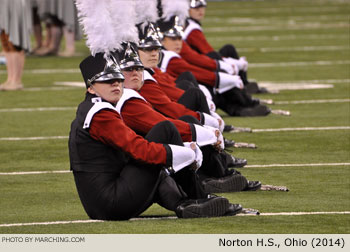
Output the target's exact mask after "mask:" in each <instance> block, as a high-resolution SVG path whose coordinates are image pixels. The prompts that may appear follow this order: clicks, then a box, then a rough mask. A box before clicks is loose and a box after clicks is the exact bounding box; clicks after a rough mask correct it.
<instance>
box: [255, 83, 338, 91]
mask: <svg viewBox="0 0 350 252" xmlns="http://www.w3.org/2000/svg"><path fill="white" fill-rule="evenodd" d="M259 86H260V87H264V88H267V89H268V90H270V91H280V90H304V89H323V88H333V87H334V86H333V85H332V84H313V83H286V82H284V83H270V82H259Z"/></svg>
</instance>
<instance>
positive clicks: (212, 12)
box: [206, 5, 346, 17]
mask: <svg viewBox="0 0 350 252" xmlns="http://www.w3.org/2000/svg"><path fill="white" fill-rule="evenodd" d="M344 7H346V6H345V5H344ZM342 8H343V7H341V6H327V7H316V6H315V7H306V6H305V7H281V8H242V9H241V8H240V9H239V13H240V14H253V15H256V14H257V13H278V14H280V13H283V12H290V10H293V11H294V12H302V13H308V14H310V13H313V12H314V13H318V14H319V13H320V12H322V11H325V12H327V13H329V12H338V11H339V10H341V9H342ZM224 13H227V14H232V10H231V9H219V10H208V11H207V14H206V15H207V17H209V16H222V15H223V14H224Z"/></svg>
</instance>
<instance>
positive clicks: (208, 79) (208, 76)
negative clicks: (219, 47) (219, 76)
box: [166, 58, 216, 87]
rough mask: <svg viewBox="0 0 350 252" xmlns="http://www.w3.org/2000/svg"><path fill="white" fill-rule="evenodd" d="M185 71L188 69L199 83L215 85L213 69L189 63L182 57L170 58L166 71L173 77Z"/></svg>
mask: <svg viewBox="0 0 350 252" xmlns="http://www.w3.org/2000/svg"><path fill="white" fill-rule="evenodd" d="M186 71H190V72H191V73H192V74H193V75H194V77H196V79H197V81H198V82H199V83H202V84H207V85H209V86H211V87H215V84H216V74H215V73H214V72H213V71H209V70H207V69H204V68H200V67H197V66H194V65H191V64H189V63H188V62H187V61H185V60H184V59H182V58H172V59H171V60H170V61H169V63H168V66H167V69H166V72H167V73H169V74H170V75H171V76H174V77H177V76H179V75H180V74H181V73H183V72H186Z"/></svg>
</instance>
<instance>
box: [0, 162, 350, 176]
mask: <svg viewBox="0 0 350 252" xmlns="http://www.w3.org/2000/svg"><path fill="white" fill-rule="evenodd" d="M348 165H350V163H317V164H268V165H246V166H244V167H245V168H266V167H314V166H348ZM64 173H71V171H70V170H58V171H28V172H25V171H22V172H0V176H16V175H38V174H64Z"/></svg>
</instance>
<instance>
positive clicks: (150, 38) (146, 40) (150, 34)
mask: <svg viewBox="0 0 350 252" xmlns="http://www.w3.org/2000/svg"><path fill="white" fill-rule="evenodd" d="M137 29H138V31H139V44H138V48H141V49H145V48H151V47H153V48H154V47H155V48H161V47H162V44H161V43H160V37H159V34H158V32H157V31H156V29H155V28H154V24H153V23H150V22H149V23H148V24H147V25H146V26H143V25H142V24H140V25H137Z"/></svg>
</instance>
